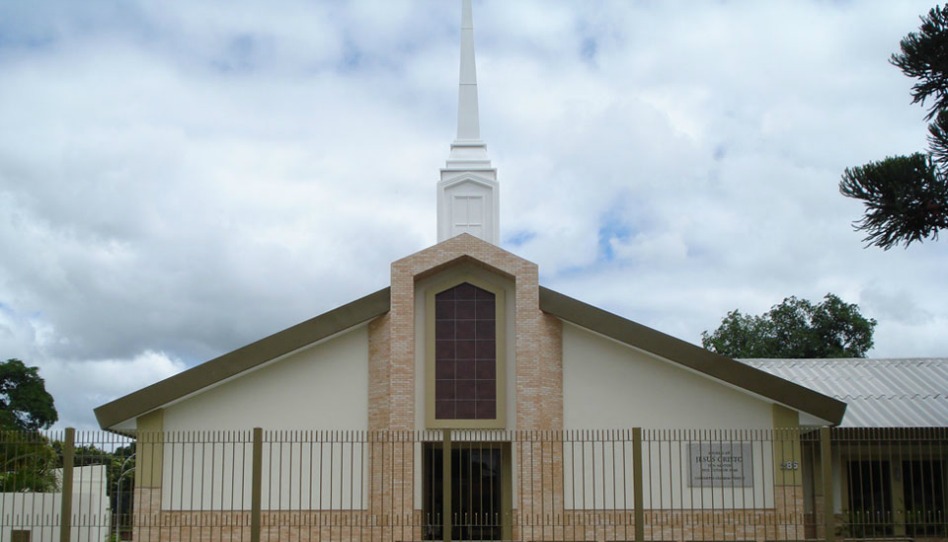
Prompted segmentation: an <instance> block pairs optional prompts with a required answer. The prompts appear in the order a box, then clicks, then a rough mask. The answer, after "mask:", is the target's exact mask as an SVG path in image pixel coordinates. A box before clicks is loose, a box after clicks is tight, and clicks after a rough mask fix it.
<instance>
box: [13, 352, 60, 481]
mask: <svg viewBox="0 0 948 542" xmlns="http://www.w3.org/2000/svg"><path fill="white" fill-rule="evenodd" d="M58 418H59V416H58V414H57V413H56V407H55V405H54V403H53V397H52V396H51V395H50V394H49V393H48V392H47V391H46V384H45V382H44V381H43V379H42V377H40V376H39V369H37V368H36V367H27V366H26V365H25V364H24V363H23V362H22V361H20V360H18V359H8V360H7V361H5V362H0V492H15V491H52V490H55V489H56V486H57V479H56V476H55V473H54V468H55V467H56V466H57V456H56V451H55V450H54V448H53V447H52V446H51V445H50V443H49V440H48V439H47V438H46V437H45V436H43V435H42V434H40V429H48V428H49V427H50V426H51V425H53V423H55V422H56V420H57V419H58Z"/></svg>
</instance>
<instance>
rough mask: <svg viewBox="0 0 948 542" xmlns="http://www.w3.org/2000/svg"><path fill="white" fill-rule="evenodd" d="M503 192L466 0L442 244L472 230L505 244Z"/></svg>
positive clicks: (443, 194)
mask: <svg viewBox="0 0 948 542" xmlns="http://www.w3.org/2000/svg"><path fill="white" fill-rule="evenodd" d="M499 193H500V190H499V187H498V184H497V170H496V169H494V168H493V167H492V166H491V163H490V158H488V157H487V145H485V144H484V142H483V141H481V133H480V120H479V115H478V110H477V69H476V68H475V64H474V17H473V15H472V12H471V0H462V4H461V72H460V86H459V89H458V135H457V139H455V140H454V142H453V143H452V144H451V153H450V154H449V155H448V160H447V163H446V164H445V167H444V168H443V169H442V170H441V181H440V182H438V242H439V243H440V242H441V241H444V240H446V239H450V238H451V237H454V236H455V235H458V234H461V233H470V234H471V235H474V236H475V237H480V238H481V239H483V240H485V241H487V242H489V243H493V244H495V245H499V244H500V216H499V214H498V207H499V203H500V202H499Z"/></svg>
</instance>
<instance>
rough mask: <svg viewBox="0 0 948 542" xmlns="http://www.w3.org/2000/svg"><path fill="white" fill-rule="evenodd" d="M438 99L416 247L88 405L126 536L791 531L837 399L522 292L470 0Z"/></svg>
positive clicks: (790, 536) (568, 536)
mask: <svg viewBox="0 0 948 542" xmlns="http://www.w3.org/2000/svg"><path fill="white" fill-rule="evenodd" d="M459 86H460V88H459V106H458V119H457V137H456V139H455V140H454V141H453V143H451V146H450V153H449V154H448V157H447V161H446V163H445V165H444V167H443V168H441V170H440V179H439V180H438V181H437V183H436V189H437V209H438V213H437V217H438V218H437V232H438V243H437V244H436V245H434V246H431V247H429V248H426V249H424V250H421V251H419V252H416V253H414V254H410V255H407V256H405V257H404V258H402V259H399V260H397V261H395V262H393V263H392V264H391V282H390V285H389V286H388V287H387V288H385V289H382V290H379V291H376V292H372V293H369V294H368V295H366V296H364V297H362V298H360V299H356V300H354V301H352V302H350V303H348V304H345V305H343V306H340V307H338V308H336V309H333V310H331V311H329V312H326V313H324V314H320V315H318V316H315V317H314V318H312V319H310V320H307V321H305V322H302V323H300V324H297V325H295V326H293V327H290V328H288V329H285V330H283V331H280V332H278V333H275V334H273V335H270V336H268V337H264V338H261V339H260V340H258V341H256V342H254V343H252V344H249V345H247V346H244V347H242V348H238V349H237V350H234V351H232V352H228V353H226V354H224V355H222V356H220V357H217V358H215V359H212V360H209V361H207V362H205V363H203V364H200V365H197V366H195V367H193V368H191V369H189V370H186V371H184V372H182V373H180V374H178V375H175V376H172V377H170V378H168V379H166V380H163V381H161V382H157V383H155V384H153V385H150V386H148V387H146V388H143V389H141V390H138V391H135V392H133V393H131V394H129V395H127V396H124V397H121V398H119V399H116V400H114V401H112V402H109V403H107V404H105V405H102V406H100V407H99V408H97V409H96V411H95V414H96V417H97V419H98V422H99V424H100V426H101V427H102V428H103V429H106V430H109V431H113V432H118V433H121V434H127V435H132V436H136V437H137V439H138V443H137V446H138V452H137V453H138V455H137V463H138V467H137V472H136V474H135V483H136V489H135V499H136V502H135V507H136V508H135V513H136V518H137V519H136V536H137V538H136V540H192V539H193V540H198V539H205V540H206V539H213V540H232V539H238V538H241V537H245V536H246V532H247V531H245V530H243V529H249V528H250V527H249V526H250V525H251V524H252V523H253V522H254V521H256V522H257V526H258V528H262V530H263V533H264V534H263V536H264V537H265V538H268V539H270V540H282V539H286V540H290V539H292V540H310V539H311V540H329V539H347V540H350V539H351V540H355V539H362V538H364V539H379V540H424V539H439V540H440V539H445V540H447V539H477V540H482V539H483V540H486V539H498V540H499V539H507V540H509V539H523V540H527V539H529V540H633V539H636V535H637V534H639V535H640V534H641V533H640V532H639V533H637V532H636V529H643V528H645V527H648V528H649V529H650V530H649V531H648V533H649V535H648V539H651V540H752V539H756V540H761V541H763V540H798V539H803V538H805V536H804V535H805V533H804V532H803V530H802V525H803V521H802V519H801V518H802V517H803V515H804V500H805V499H811V500H812V499H814V498H816V499H817V500H818V497H819V495H817V494H818V493H819V491H820V490H819V488H816V489H806V488H805V484H804V482H803V479H802V477H801V472H800V469H801V465H804V466H805V465H806V461H807V459H806V458H805V457H804V456H805V455H806V452H805V450H806V444H805V440H806V439H805V438H802V437H801V435H803V433H804V431H803V429H802V428H807V427H820V426H834V425H838V424H839V423H840V422H841V420H842V419H843V416H844V412H845V409H846V404H845V403H843V402H841V401H840V400H837V399H834V398H832V397H829V396H827V395H823V394H821V393H817V392H816V391H813V390H811V389H809V388H807V387H803V386H801V385H798V384H795V383H793V382H791V381H789V380H785V379H783V378H780V377H778V376H775V375H774V374H771V373H769V372H766V371H764V370H761V369H758V368H755V367H753V366H751V365H748V364H745V363H741V362H739V361H736V360H733V359H729V358H727V357H723V356H720V355H717V354H714V353H711V352H709V351H707V350H704V349H702V348H700V347H698V346H695V345H693V344H690V343H688V342H686V341H682V340H679V339H677V338H675V337H671V336H669V335H666V334H663V333H661V332H659V331H656V330H654V329H650V328H648V327H646V326H643V325H640V324H637V323H635V322H633V321H630V320H628V319H625V318H623V317H620V316H617V315H615V314H611V313H609V312H607V311H605V310H602V309H600V308H597V307H594V306H592V305H589V304H586V303H584V302H582V301H580V300H577V299H573V298H570V297H568V296H565V295H563V294H561V293H558V292H556V291H553V290H551V289H549V288H545V287H544V286H542V285H541V284H539V272H538V267H537V265H536V264H535V263H533V262H530V261H527V260H525V259H523V258H521V257H519V256H518V255H516V254H513V253H511V252H509V251H507V250H504V249H503V248H501V247H500V246H499V239H500V203H501V202H500V198H499V185H498V174H497V170H496V169H495V168H494V167H493V165H492V164H491V160H490V158H489V155H488V150H487V146H486V144H485V143H484V141H483V140H482V139H481V133H480V127H479V114H478V88H477V78H476V71H475V57H474V31H473V23H472V14H471V3H470V0H463V6H462V28H461V59H460V85H459ZM433 181H434V179H433ZM432 184H433V185H434V184H435V183H434V182H433V183H432ZM255 428H259V429H257V430H255ZM633 428H645V430H646V433H645V435H646V436H645V437H643V436H642V433H641V431H639V430H635V431H633ZM696 429H714V430H717V431H718V432H717V433H713V434H712V433H710V432H708V431H694V432H693V433H690V432H689V431H691V430H696ZM649 431H651V432H649ZM784 432H786V433H784ZM663 435H666V436H663ZM636 453H637V454H639V455H638V456H636V455H635V454H636ZM652 454H654V455H652ZM633 465H637V466H638V467H637V468H633ZM643 465H644V466H643ZM702 469H705V470H702ZM636 473H637V474H636ZM808 492H809V493H808ZM805 493H808V494H807V495H805ZM814 502H815V501H814ZM634 503H638V504H639V507H638V509H636V508H637V507H636V506H634ZM646 511H652V512H653V513H654V514H653V515H651V516H641V515H639V516H637V515H636V514H642V513H644V512H646ZM255 514H256V515H255ZM662 514H664V515H662ZM738 515H740V516H741V517H740V518H738ZM711 516H715V518H717V519H715V522H714V526H713V527H708V529H709V530H708V531H705V532H699V529H702V528H705V527H704V525H705V524H704V523H702V520H701V518H702V517H705V518H709V517H711ZM662 518H664V519H662ZM261 525H262V527H260V526H261ZM258 536H260V535H259V534H258Z"/></svg>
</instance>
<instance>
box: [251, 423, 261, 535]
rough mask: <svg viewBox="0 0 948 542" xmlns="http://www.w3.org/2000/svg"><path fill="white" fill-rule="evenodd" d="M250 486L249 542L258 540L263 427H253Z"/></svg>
mask: <svg viewBox="0 0 948 542" xmlns="http://www.w3.org/2000/svg"><path fill="white" fill-rule="evenodd" d="M251 476H252V478H251V486H250V542H260V528H261V525H260V508H261V495H262V493H263V487H262V486H263V429H262V428H260V427H254V428H253V466H252V474H251Z"/></svg>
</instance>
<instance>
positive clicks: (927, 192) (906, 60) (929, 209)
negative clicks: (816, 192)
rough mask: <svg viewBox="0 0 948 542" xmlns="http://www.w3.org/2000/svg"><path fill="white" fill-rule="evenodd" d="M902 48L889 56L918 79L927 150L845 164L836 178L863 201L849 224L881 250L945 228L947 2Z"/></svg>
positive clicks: (915, 91)
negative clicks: (859, 216)
mask: <svg viewBox="0 0 948 542" xmlns="http://www.w3.org/2000/svg"><path fill="white" fill-rule="evenodd" d="M900 48H901V52H900V53H897V54H894V55H892V57H891V58H890V59H889V60H890V62H891V63H892V64H894V65H895V66H896V67H898V68H899V69H901V70H902V73H904V74H905V75H907V76H909V77H912V78H914V79H916V83H915V85H914V86H913V87H912V103H918V104H921V105H922V106H925V105H926V103H928V104H929V105H928V112H927V114H926V116H925V120H927V121H931V123H930V124H929V126H928V146H929V149H928V153H925V154H923V153H916V154H913V155H911V156H894V157H889V158H886V159H884V160H882V161H879V162H871V163H868V164H866V165H864V166H859V167H853V168H847V169H846V170H845V171H844V172H843V176H842V179H841V180H840V183H839V190H840V192H841V193H842V194H843V195H844V196H847V197H850V198H854V199H857V200H860V201H862V202H863V203H864V204H865V206H866V212H865V215H864V216H863V218H862V219H861V220H858V221H856V222H855V223H854V224H853V226H854V228H855V229H856V231H864V232H865V233H866V237H865V238H864V239H863V240H864V241H866V242H867V243H868V244H869V245H876V246H879V247H882V248H883V249H885V250H888V249H890V248H892V247H893V246H896V245H899V244H904V245H905V246H906V247H907V246H908V245H910V244H911V243H913V242H916V241H917V242H921V241H922V240H924V239H929V238H930V239H932V240H936V239H938V232H939V231H940V230H943V229H948V7H935V8H932V9H931V11H929V12H928V15H927V16H925V17H922V24H921V27H920V28H919V31H918V32H911V33H909V34H908V35H907V36H905V37H904V38H903V39H902V41H901V43H900ZM933 119H934V120H933Z"/></svg>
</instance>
